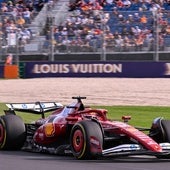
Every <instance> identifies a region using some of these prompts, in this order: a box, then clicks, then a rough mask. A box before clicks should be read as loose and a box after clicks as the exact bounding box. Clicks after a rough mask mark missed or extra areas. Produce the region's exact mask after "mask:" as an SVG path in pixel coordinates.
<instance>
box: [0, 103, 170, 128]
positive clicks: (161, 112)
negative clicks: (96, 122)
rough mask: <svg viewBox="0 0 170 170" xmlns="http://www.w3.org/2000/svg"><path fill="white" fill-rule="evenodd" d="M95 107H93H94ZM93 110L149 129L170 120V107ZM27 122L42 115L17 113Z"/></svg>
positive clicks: (128, 107)
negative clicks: (161, 119) (157, 121)
mask: <svg viewBox="0 0 170 170" xmlns="http://www.w3.org/2000/svg"><path fill="white" fill-rule="evenodd" d="M92 107H93V106H92ZM93 108H104V109H107V110H108V118H109V119H113V120H121V117H122V116H123V115H130V116H131V117H132V118H131V120H130V121H129V124H131V125H134V126H139V127H146V128H149V127H150V126H151V123H152V121H153V119H154V118H156V117H164V118H165V119H170V107H159V106H94V107H93ZM4 109H6V106H5V105H4V104H0V115H2V114H4V112H3V110H4ZM17 114H18V115H19V116H21V117H22V118H23V120H24V121H25V122H31V121H34V120H36V119H38V118H40V115H33V114H30V113H21V112H17Z"/></svg>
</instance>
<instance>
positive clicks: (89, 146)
mask: <svg viewBox="0 0 170 170" xmlns="http://www.w3.org/2000/svg"><path fill="white" fill-rule="evenodd" d="M70 140H71V142H70V143H71V150H72V153H73V155H74V156H75V157H76V158H77V159H96V158H97V157H99V156H101V154H102V147H103V133H102V129H101V127H100V125H99V124H98V123H97V122H95V121H92V120H85V121H81V122H78V123H76V124H75V125H74V126H73V128H72V130H71V135H70Z"/></svg>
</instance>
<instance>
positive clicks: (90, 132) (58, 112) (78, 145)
mask: <svg viewBox="0 0 170 170" xmlns="http://www.w3.org/2000/svg"><path fill="white" fill-rule="evenodd" d="M72 98H73V99H76V101H74V102H73V103H71V104H70V105H67V106H63V105H62V104H60V103H55V102H42V103H41V102H36V103H10V104H6V105H7V107H8V108H9V109H8V110H5V111H4V112H5V114H4V115H1V116H0V149H1V150H26V151H31V152H43V153H51V154H56V155H73V156H74V157H76V158H77V159H97V158H101V157H117V156H129V155H152V156H156V157H157V158H170V121H169V120H164V119H162V118H156V119H155V120H154V121H153V124H152V125H151V128H150V129H142V128H136V127H133V126H131V125H129V124H128V119H130V117H129V116H123V120H124V121H113V120H109V119H108V118H107V110H105V109H93V108H90V107H86V106H85V105H84V104H83V102H82V99H85V97H72ZM17 111H21V112H27V113H33V114H40V115H41V118H40V119H38V120H36V121H35V122H32V123H24V121H23V120H22V119H21V117H19V116H18V115H16V112H17ZM49 111H50V115H49V116H45V113H46V112H49ZM145 130H147V131H148V132H149V134H146V132H144V131H145Z"/></svg>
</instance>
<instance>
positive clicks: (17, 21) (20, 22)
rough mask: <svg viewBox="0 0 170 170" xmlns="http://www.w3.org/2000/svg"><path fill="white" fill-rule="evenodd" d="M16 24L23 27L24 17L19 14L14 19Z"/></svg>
mask: <svg viewBox="0 0 170 170" xmlns="http://www.w3.org/2000/svg"><path fill="white" fill-rule="evenodd" d="M16 24H17V26H18V27H19V28H23V27H24V25H25V19H24V18H23V17H22V16H19V17H18V18H17V19H16Z"/></svg>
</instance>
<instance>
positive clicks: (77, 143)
mask: <svg viewBox="0 0 170 170" xmlns="http://www.w3.org/2000/svg"><path fill="white" fill-rule="evenodd" d="M83 146H84V137H83V133H82V131H81V130H79V129H78V130H76V131H75V132H74V135H73V148H74V150H75V151H76V152H81V151H82V149H83Z"/></svg>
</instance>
